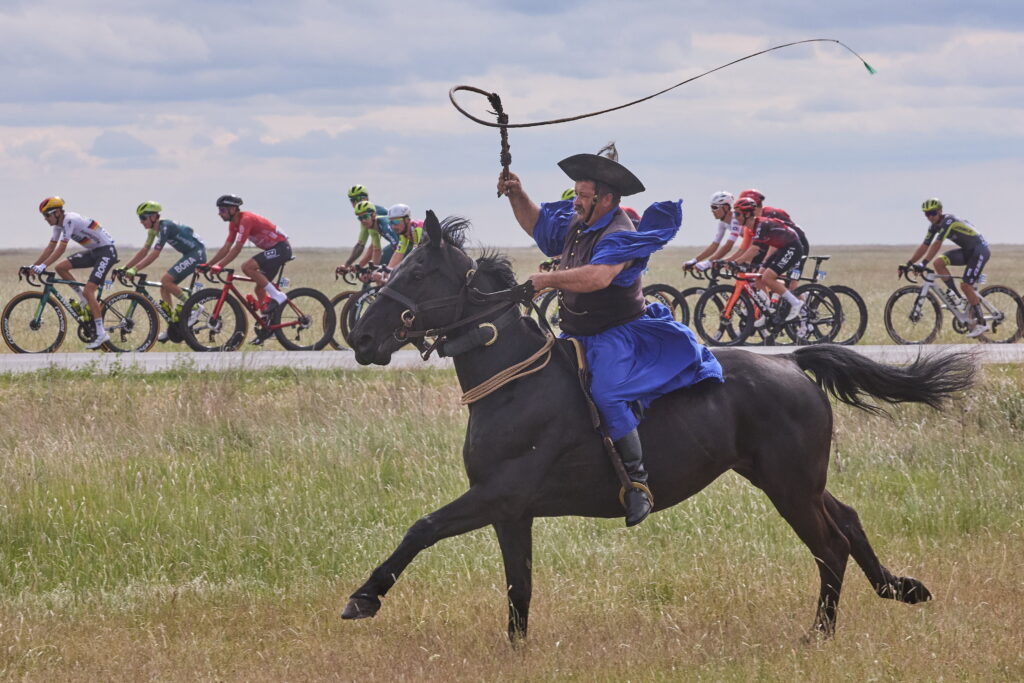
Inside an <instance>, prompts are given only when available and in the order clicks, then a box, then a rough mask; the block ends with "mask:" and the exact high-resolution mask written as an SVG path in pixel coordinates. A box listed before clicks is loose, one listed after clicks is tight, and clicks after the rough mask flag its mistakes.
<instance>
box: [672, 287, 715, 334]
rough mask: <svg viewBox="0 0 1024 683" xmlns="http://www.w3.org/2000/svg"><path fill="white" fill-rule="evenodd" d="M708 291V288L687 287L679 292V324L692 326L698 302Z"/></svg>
mask: <svg viewBox="0 0 1024 683" xmlns="http://www.w3.org/2000/svg"><path fill="white" fill-rule="evenodd" d="M707 289H708V288H707V287H687V288H686V289H684V290H683V291H681V292H679V298H678V299H676V301H677V303H678V306H679V322H681V323H682V324H684V325H689V324H690V317H691V315H692V314H693V309H694V307H696V305H697V300H698V299H700V297H701V295H702V294H703V293H704V292H706V291H707Z"/></svg>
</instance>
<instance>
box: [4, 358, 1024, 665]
mask: <svg viewBox="0 0 1024 683" xmlns="http://www.w3.org/2000/svg"><path fill="white" fill-rule="evenodd" d="M0 392H2V396H3V400H2V401H0V443H2V445H3V448H4V455H5V457H4V458H3V459H2V460H0V477H2V479H0V481H2V486H3V491H4V494H3V498H2V500H0V675H2V676H3V677H4V678H8V679H15V678H17V679H28V680H142V679H160V680H196V679H200V680H246V681H249V680H389V681H390V680H565V679H569V680H607V681H619V680H713V681H718V680H751V679H759V680H787V681H789V680H794V679H796V680H833V679H839V680H855V681H863V680H929V681H932V680H979V681H981V680H985V681H989V680H1007V681H1010V680H1020V679H1021V678H1022V677H1024V659H1022V654H1021V653H1022V652H1024V584H1022V582H1021V580H1020V569H1019V565H1020V557H1021V556H1022V554H1024V533H1022V524H1024V522H1022V520H1024V507H1022V503H1021V496H1020V492H1021V490H1022V489H1024V461H1022V458H1021V447H1020V443H1021V439H1022V436H1024V369H1022V368H1018V367H998V366H987V367H985V369H984V375H983V385H982V386H980V387H979V388H978V389H977V390H976V391H975V392H973V393H972V394H971V395H970V396H969V397H967V398H966V399H964V400H962V401H961V402H959V403H958V405H956V406H955V407H954V408H951V409H950V410H948V411H946V412H943V413H937V412H933V411H930V410H927V409H924V408H920V407H906V408H900V409H898V410H897V411H896V413H895V419H894V420H892V421H889V420H885V419H879V418H869V417H867V416H865V415H864V414H863V413H859V412H856V411H853V410H852V409H847V408H845V407H842V408H839V409H838V410H837V423H836V430H835V435H836V446H835V449H834V453H833V462H832V472H831V481H830V489H831V490H832V491H833V492H834V493H835V494H836V495H837V496H838V497H839V498H840V499H842V500H845V501H846V502H848V503H850V504H852V505H854V506H855V507H856V508H857V509H858V511H859V513H860V515H861V517H862V520H863V523H864V526H865V528H866V530H867V531H868V534H869V535H870V537H871V539H872V541H873V543H874V546H875V549H876V551H877V552H878V554H879V556H880V557H881V559H882V561H883V563H885V564H887V565H888V566H889V567H890V568H891V569H892V570H893V571H894V572H896V573H899V574H909V575H912V576H916V577H918V578H920V579H922V580H923V581H924V582H925V583H926V584H927V585H928V586H929V588H930V589H931V590H932V591H933V593H934V594H935V597H936V600H935V601H934V602H931V603H929V604H926V605H922V606H908V605H903V604H898V603H894V602H891V601H883V600H880V599H878V598H877V597H876V596H875V595H874V593H873V591H872V590H871V588H870V587H869V585H868V583H867V581H866V580H865V579H864V578H863V575H862V574H861V573H860V572H859V569H857V567H856V566H855V565H853V564H852V563H851V565H850V568H849V571H848V572H847V583H846V589H845V591H844V594H843V600H842V604H841V606H840V617H839V630H838V634H837V636H836V638H835V639H834V640H832V641H828V642H816V643H812V644H810V645H802V644H801V643H800V638H801V636H802V635H804V633H805V631H806V629H807V628H808V627H809V625H810V623H811V620H812V617H813V609H814V600H815V597H816V594H817V583H818V579H817V572H816V570H815V568H814V564H813V562H812V560H811V558H810V556H809V554H808V552H807V550H806V548H805V547H804V546H803V545H802V544H801V543H800V542H799V541H798V540H797V539H796V537H795V535H794V534H793V533H792V532H791V530H790V529H789V528H788V527H787V526H786V525H785V523H784V522H783V521H782V520H781V518H780V517H779V516H778V515H777V514H776V513H775V511H774V510H773V509H772V508H771V506H770V504H769V503H768V501H767V499H766V498H765V497H764V496H763V495H762V494H760V493H759V492H757V491H756V490H754V489H752V488H751V487H750V486H749V485H747V484H746V483H745V482H743V481H742V480H741V479H740V478H739V477H737V476H735V475H731V474H729V475H726V476H724V477H722V478H721V479H720V480H719V481H718V482H716V483H715V484H713V485H712V486H711V487H709V488H708V489H707V490H706V491H705V492H703V493H702V494H700V495H699V496H697V497H695V498H693V499H691V500H689V501H687V502H685V503H683V504H682V505H680V506H678V507H676V508H674V509H672V510H670V511H667V512H665V513H662V514H658V515H655V516H654V517H652V518H651V519H650V520H648V521H647V522H645V523H644V524H643V525H641V526H640V527H638V528H636V529H631V530H627V529H625V528H623V527H622V526H621V521H620V520H589V519H554V520H540V521H538V522H537V524H536V525H535V533H534V536H535V543H536V548H535V553H534V566H535V593H534V601H533V611H532V615H531V617H532V618H531V634H530V639H529V641H528V643H527V644H526V645H525V646H524V647H522V648H519V649H512V648H510V646H509V645H508V643H507V642H506V641H505V636H504V626H505V605H504V587H503V578H502V573H501V563H500V557H499V553H498V550H497V544H496V542H495V540H494V538H493V533H491V532H490V530H480V531H477V532H474V533H471V534H468V535H465V536H462V537H458V538H454V539H449V540H447V541H444V542H442V543H440V544H439V545H437V546H435V547H433V548H431V549H429V550H428V551H426V552H424V553H423V554H422V555H421V556H420V557H419V558H418V559H417V560H416V561H415V562H414V563H413V565H412V566H411V567H410V569H409V570H408V571H407V572H406V573H405V574H404V575H403V577H402V579H401V580H400V581H399V582H398V584H397V585H396V587H395V588H394V590H392V591H391V592H390V593H389V595H388V596H387V598H386V599H385V601H384V606H383V609H382V610H381V613H380V615H378V616H377V618H375V619H372V620H365V621H359V622H343V621H341V620H340V619H339V617H338V614H339V611H340V609H341V608H342V607H343V606H344V604H345V601H346V599H347V596H348V594H349V593H350V592H351V591H353V590H354V589H355V588H356V587H358V586H359V585H360V584H361V583H362V582H363V580H364V579H365V578H366V576H367V575H368V573H369V571H370V570H371V569H372V568H373V567H374V566H376V565H377V564H378V563H379V562H380V561H381V560H382V559H383V558H384V557H385V556H386V555H387V554H388V553H390V552H391V550H392V549H393V548H394V546H395V545H396V544H397V543H398V541H399V540H400V538H401V536H402V534H403V533H404V532H405V529H406V528H407V527H408V525H410V524H411V523H412V522H413V521H415V520H416V519H417V518H418V517H420V516H421V515H422V514H424V513H426V512H428V511H430V510H432V509H434V508H436V507H438V506H440V505H442V504H443V503H445V502H447V501H448V500H450V499H451V498H453V497H455V496H456V495H458V494H459V493H460V492H461V491H462V490H463V488H464V485H465V484H464V482H465V477H464V474H463V472H462V468H461V459H460V457H459V455H458V453H459V449H460V446H461V438H462V434H463V430H464V426H465V411H464V409H462V408H460V407H459V405H458V402H457V399H458V387H457V385H456V382H455V379H454V374H453V373H452V372H450V371H441V370H428V371H420V372H407V371H395V372H387V373H384V372H376V371H373V370H372V369H367V370H361V371H356V372H340V371H339V372H327V371H308V372H294V371H290V370H277V371H271V372H264V373H259V374H253V373H243V372H237V373H208V374H201V375H200V374H190V373H188V372H184V371H182V372H168V373H164V374H157V375H136V374H124V373H121V374H115V375H113V376H102V377H92V376H89V375H88V374H87V373H75V372H61V371H48V372H42V373H37V374H32V375H23V376H2V377H0Z"/></svg>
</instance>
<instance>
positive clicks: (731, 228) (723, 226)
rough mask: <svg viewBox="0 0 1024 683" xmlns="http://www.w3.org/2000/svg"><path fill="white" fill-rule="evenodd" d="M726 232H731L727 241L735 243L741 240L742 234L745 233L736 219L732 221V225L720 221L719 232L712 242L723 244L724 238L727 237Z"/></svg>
mask: <svg viewBox="0 0 1024 683" xmlns="http://www.w3.org/2000/svg"><path fill="white" fill-rule="evenodd" d="M726 231H728V232H729V239H728V240H726V241H728V242H735V241H736V240H737V239H739V236H740V234H741V233H742V232H743V228H742V227H741V226H740V224H739V223H737V222H736V219H735V218H733V219H732V222H731V223H726V222H725V221H718V230H717V232H715V239H713V240H711V241H712V242H718V243H719V244H721V243H722V238H723V237H725V233H726Z"/></svg>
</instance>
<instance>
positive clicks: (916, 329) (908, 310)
mask: <svg viewBox="0 0 1024 683" xmlns="http://www.w3.org/2000/svg"><path fill="white" fill-rule="evenodd" d="M884 317H885V331H886V332H888V333H889V336H890V337H892V340H893V341H894V342H896V343H897V344H931V343H932V342H933V341H935V338H936V337H937V336H939V329H940V328H941V327H942V309H941V308H940V307H939V301H938V299H936V298H935V295H934V294H932V293H931V292H928V296H927V297H926V298H921V288H920V287H919V286H918V287H915V286H913V285H911V286H909V287H903V288H901V289H897V290H896V291H895V292H893V293H892V296H890V297H889V300H888V301H886V302H885V315H884Z"/></svg>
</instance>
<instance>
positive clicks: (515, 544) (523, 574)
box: [494, 517, 533, 643]
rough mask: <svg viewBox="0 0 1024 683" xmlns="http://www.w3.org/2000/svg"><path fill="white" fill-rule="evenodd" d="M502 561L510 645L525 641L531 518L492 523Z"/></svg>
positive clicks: (527, 617) (530, 586) (531, 548)
mask: <svg viewBox="0 0 1024 683" xmlns="http://www.w3.org/2000/svg"><path fill="white" fill-rule="evenodd" d="M494 530H495V532H497V534H498V545H500V546H501V557H502V559H503V560H504V562H505V586H506V588H507V589H508V638H509V640H511V641H512V642H513V643H514V642H516V641H518V640H520V639H522V638H525V637H526V626H527V621H528V619H529V616H530V596H531V595H532V593H533V576H532V569H533V567H532V564H533V518H532V517H527V518H525V519H519V520H516V521H514V522H495V524H494Z"/></svg>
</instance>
